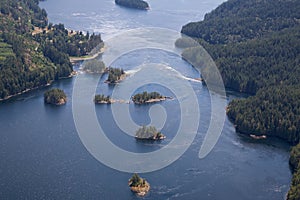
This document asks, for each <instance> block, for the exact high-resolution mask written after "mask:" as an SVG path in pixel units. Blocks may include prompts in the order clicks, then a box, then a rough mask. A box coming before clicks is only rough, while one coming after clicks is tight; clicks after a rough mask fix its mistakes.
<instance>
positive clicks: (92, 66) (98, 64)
mask: <svg viewBox="0 0 300 200" xmlns="http://www.w3.org/2000/svg"><path fill="white" fill-rule="evenodd" d="M83 70H84V71H86V72H88V73H97V74H102V73H104V71H105V64H104V62H103V61H101V60H97V59H93V60H88V61H85V62H84V63H83Z"/></svg>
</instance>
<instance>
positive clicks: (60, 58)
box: [0, 0, 102, 99]
mask: <svg viewBox="0 0 300 200" xmlns="http://www.w3.org/2000/svg"><path fill="white" fill-rule="evenodd" d="M38 3H39V1H38V0H2V1H0V12H1V13H0V99H6V98H9V97H10V96H13V95H17V94H19V93H21V92H24V91H28V90H30V89H33V88H37V87H40V86H44V85H47V84H49V83H51V82H52V81H53V80H57V79H59V78H62V77H69V76H70V74H71V72H72V71H73V69H72V64H71V63H70V59H69V55H74V56H82V55H86V54H87V53H88V51H89V50H90V49H92V48H93V47H94V46H96V45H97V44H99V43H101V42H102V40H101V37H100V35H94V34H92V35H91V36H90V35H89V34H87V35H83V34H82V33H80V32H79V33H77V32H73V33H72V32H71V31H70V32H69V31H67V30H66V29H65V28H64V26H63V25H62V24H59V25H52V24H48V20H47V13H46V11H45V10H44V9H40V8H39V6H38ZM75 49H76V50H75Z"/></svg>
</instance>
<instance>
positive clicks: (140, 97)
mask: <svg viewBox="0 0 300 200" xmlns="http://www.w3.org/2000/svg"><path fill="white" fill-rule="evenodd" d="M167 98H168V97H165V96H162V95H161V94H159V93H158V92H150V93H148V92H146V91H145V92H143V93H138V94H136V95H134V96H132V97H131V99H132V101H133V103H135V104H145V103H154V102H159V101H165V100H166V99H167ZM169 98H170V97H169Z"/></svg>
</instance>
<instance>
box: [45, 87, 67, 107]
mask: <svg viewBox="0 0 300 200" xmlns="http://www.w3.org/2000/svg"><path fill="white" fill-rule="evenodd" d="M44 102H45V103H48V104H54V105H63V104H65V103H66V102H67V96H66V94H65V92H64V91H63V90H61V89H58V88H54V89H51V90H48V91H47V92H45V93H44Z"/></svg>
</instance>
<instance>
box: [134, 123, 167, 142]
mask: <svg viewBox="0 0 300 200" xmlns="http://www.w3.org/2000/svg"><path fill="white" fill-rule="evenodd" d="M135 138H136V139H138V140H163V139H165V138H166V136H164V135H163V134H162V133H161V132H158V131H157V129H156V128H155V127H154V126H149V127H146V126H142V127H141V128H139V129H138V130H137V131H136V134H135Z"/></svg>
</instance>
